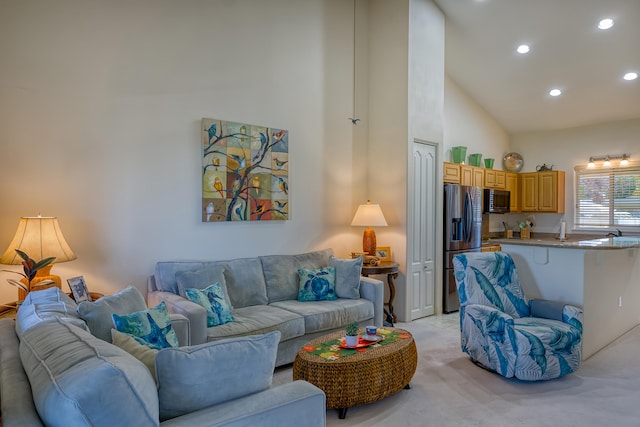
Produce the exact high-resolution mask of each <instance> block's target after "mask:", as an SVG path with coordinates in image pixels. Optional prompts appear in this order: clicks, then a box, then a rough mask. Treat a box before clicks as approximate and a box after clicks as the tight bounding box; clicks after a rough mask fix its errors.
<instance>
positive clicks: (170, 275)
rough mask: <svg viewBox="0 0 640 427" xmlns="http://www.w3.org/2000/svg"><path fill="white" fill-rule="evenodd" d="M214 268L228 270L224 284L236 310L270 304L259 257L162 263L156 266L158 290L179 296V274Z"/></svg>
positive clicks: (225, 273)
mask: <svg viewBox="0 0 640 427" xmlns="http://www.w3.org/2000/svg"><path fill="white" fill-rule="evenodd" d="M212 268H224V279H225V280H224V281H225V284H226V287H227V291H228V293H229V301H230V303H231V307H232V309H233V308H236V307H248V306H251V305H261V304H262V305H264V304H267V302H268V300H267V287H266V284H265V281H264V275H263V274H262V264H261V263H260V259H258V258H238V259H234V260H230V261H168V262H159V263H157V264H156V273H155V283H156V287H157V288H158V290H160V291H165V292H172V293H174V294H177V295H179V290H178V282H177V279H176V274H177V273H178V272H180V271H197V270H203V269H205V270H207V269H212ZM220 283H222V282H220ZM210 284H211V283H209V284H208V285H210ZM208 285H207V286H208Z"/></svg>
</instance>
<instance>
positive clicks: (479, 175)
mask: <svg viewBox="0 0 640 427" xmlns="http://www.w3.org/2000/svg"><path fill="white" fill-rule="evenodd" d="M460 184H462V185H471V186H473V187H482V186H483V185H484V169H483V168H478V167H475V166H468V165H460Z"/></svg>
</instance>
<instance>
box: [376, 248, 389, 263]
mask: <svg viewBox="0 0 640 427" xmlns="http://www.w3.org/2000/svg"><path fill="white" fill-rule="evenodd" d="M376 256H377V257H378V258H380V261H391V247H390V246H376Z"/></svg>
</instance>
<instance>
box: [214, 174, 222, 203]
mask: <svg viewBox="0 0 640 427" xmlns="http://www.w3.org/2000/svg"><path fill="white" fill-rule="evenodd" d="M213 188H215V189H216V191H218V193H220V197H222V198H223V199H224V193H223V192H222V189H223V188H224V187H223V185H222V181H220V178H218V177H217V176H216V179H215V180H214V181H213Z"/></svg>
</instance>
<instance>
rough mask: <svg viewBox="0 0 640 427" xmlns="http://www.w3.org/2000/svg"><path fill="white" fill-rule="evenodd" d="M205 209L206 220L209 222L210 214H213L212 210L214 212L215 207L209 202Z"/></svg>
mask: <svg viewBox="0 0 640 427" xmlns="http://www.w3.org/2000/svg"><path fill="white" fill-rule="evenodd" d="M205 211H206V213H207V222H209V221H210V220H211V215H213V212H215V209H214V207H213V202H209V204H208V205H207V208H206V209H205Z"/></svg>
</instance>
